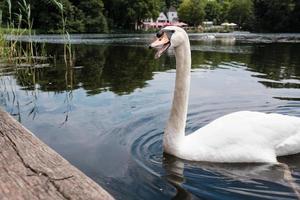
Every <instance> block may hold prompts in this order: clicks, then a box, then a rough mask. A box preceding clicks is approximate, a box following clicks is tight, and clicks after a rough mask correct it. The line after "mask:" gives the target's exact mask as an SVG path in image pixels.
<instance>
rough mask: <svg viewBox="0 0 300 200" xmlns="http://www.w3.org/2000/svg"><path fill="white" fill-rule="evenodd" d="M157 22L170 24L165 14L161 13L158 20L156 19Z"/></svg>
mask: <svg viewBox="0 0 300 200" xmlns="http://www.w3.org/2000/svg"><path fill="white" fill-rule="evenodd" d="M156 22H160V23H167V22H169V20H168V18H167V17H166V15H165V13H163V12H161V13H159V16H158V18H157V19H156Z"/></svg>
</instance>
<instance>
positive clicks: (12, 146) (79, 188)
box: [0, 109, 113, 200]
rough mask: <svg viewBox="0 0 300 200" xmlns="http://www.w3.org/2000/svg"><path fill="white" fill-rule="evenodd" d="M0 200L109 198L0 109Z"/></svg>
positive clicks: (106, 193) (107, 194) (95, 184)
mask: <svg viewBox="0 0 300 200" xmlns="http://www.w3.org/2000/svg"><path fill="white" fill-rule="evenodd" d="M0 199H1V200H6V199H7V200H19V199H20V200H21V199H22V200H23V199H25V200H26V199H29V200H36V199H51V200H53V199H55V200H56V199H84V200H85V199H104V200H108V199H113V197H112V196H111V195H110V194H109V193H108V192H106V191H105V190H104V189H103V188H101V187H100V186H99V185H98V184H97V183H95V182H94V181H93V180H91V179H90V178H88V177H87V176H86V175H84V174H83V173H82V172H81V171H79V170H78V169H77V168H75V167H74V166H72V165H71V164H70V163H69V162H68V161H66V160H65V159H64V158H62V157H61V156H60V155H59V154H58V153H56V152H55V151H54V150H53V149H51V148H50V147H48V146H47V145H46V144H44V143H43V142H42V141H41V140H39V139H38V138H37V137H36V136H34V135H33V134H32V133H31V132H30V131H29V130H27V129H26V128H25V127H23V126H22V125H21V124H20V123H19V122H17V121H16V120H15V119H14V118H13V117H11V116H10V115H9V114H8V113H6V112H4V111H3V110H1V109H0Z"/></svg>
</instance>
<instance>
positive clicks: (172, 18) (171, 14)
mask: <svg viewBox="0 0 300 200" xmlns="http://www.w3.org/2000/svg"><path fill="white" fill-rule="evenodd" d="M167 16H168V20H169V22H178V14H177V11H176V9H175V8H174V7H170V8H169V10H168V12H167Z"/></svg>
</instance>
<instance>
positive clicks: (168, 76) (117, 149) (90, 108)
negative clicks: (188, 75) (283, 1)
mask: <svg viewBox="0 0 300 200" xmlns="http://www.w3.org/2000/svg"><path fill="white" fill-rule="evenodd" d="M77 37H79V36H77ZM191 37H192V38H193V40H192V46H191V48H192V60H193V61H192V82H191V93H190V101H189V111H188V119H187V127H186V132H187V133H191V132H193V131H194V130H197V129H199V128H201V127H202V126H204V125H205V124H207V123H209V122H211V121H212V120H214V119H216V118H217V117H220V116H222V115H225V114H228V113H230V112H234V111H239V110H252V111H262V112H268V113H269V112H275V113H282V114H287V115H291V116H298V117H300V56H299V55H300V43H296V44H294V43H268V42H265V43H260V42H257V41H256V42H255V43H253V42H249V41H238V40H236V41H232V40H231V39H228V40H217V41H215V40H213V41H206V42H205V41H202V40H201V39H199V40H197V37H198V36H197V35H192V36H191ZM47 38H48V39H47V40H43V41H44V42H45V41H48V40H49V41H50V42H51V44H46V50H47V52H48V54H50V55H51V57H52V59H51V60H50V61H49V62H50V65H49V66H47V65H45V66H47V67H44V68H36V69H34V70H29V69H26V68H24V67H23V68H19V69H18V70H15V69H14V68H12V67H9V66H7V65H6V64H3V63H2V64H0V73H1V77H0V104H1V105H2V106H3V107H4V108H5V109H6V110H7V111H8V112H9V113H11V114H12V115H13V116H15V117H16V119H18V120H19V121H20V122H21V123H22V124H24V125H25V126H26V127H27V128H28V129H30V130H31V131H32V132H33V133H35V135H36V136H37V137H39V138H40V139H41V140H42V141H44V142H45V143H47V144H48V145H49V146H51V147H52V148H53V149H55V150H56V151H57V152H59V153H60V154H61V155H62V156H63V157H64V158H66V159H67V160H68V161H70V162H71V163H72V164H73V165H75V166H76V167H78V168H79V169H80V170H82V171H83V172H84V173H85V174H87V175H88V176H89V177H91V178H92V179H93V180H95V181H96V182H97V183H99V184H100V185H101V186H103V187H104V188H105V189H107V190H108V191H109V192H110V193H111V194H112V195H113V196H114V197H115V198H117V199H149V200H152V199H230V200H231V199H297V196H296V193H295V191H294V189H293V187H294V188H295V187H300V156H299V155H294V156H289V157H284V158H280V161H281V162H284V163H286V164H287V165H288V166H289V170H290V171H291V173H292V176H293V180H291V181H287V180H286V179H285V178H284V173H285V170H287V169H284V168H282V167H280V166H274V165H269V164H215V163H203V162H188V161H185V160H180V159H177V158H175V157H172V156H169V155H164V154H163V152H162V135H163V130H164V127H165V123H166V120H167V118H168V115H169V111H170V107H171V100H172V94H173V87H174V80H175V69H174V66H175V60H174V55H173V52H172V50H170V51H169V52H168V54H166V55H164V56H163V57H162V58H160V59H159V60H154V53H155V52H154V51H153V50H149V49H148V48H147V44H148V43H149V42H150V41H151V40H152V36H150V35H143V36H140V35H123V36H122V37H121V36H114V37H109V38H106V37H101V38H95V37H91V36H90V37H87V36H86V37H85V38H88V40H81V37H79V38H77V40H76V37H74V38H75V39H74V41H73V42H74V46H73V47H74V49H75V52H76V53H75V56H76V62H75V66H74V67H68V68H66V67H65V65H64V62H63V57H62V52H63V47H62V45H60V44H55V43H59V41H58V40H57V38H55V37H53V36H51V37H50V36H47ZM51 38H52V39H51ZM76 41H77V42H76ZM80 41H88V42H84V44H82V42H80Z"/></svg>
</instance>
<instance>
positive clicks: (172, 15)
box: [143, 7, 187, 30]
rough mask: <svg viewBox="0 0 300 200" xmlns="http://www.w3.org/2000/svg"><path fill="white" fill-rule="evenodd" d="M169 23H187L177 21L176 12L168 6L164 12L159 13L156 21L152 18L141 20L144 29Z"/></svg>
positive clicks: (168, 24)
mask: <svg viewBox="0 0 300 200" xmlns="http://www.w3.org/2000/svg"><path fill="white" fill-rule="evenodd" d="M170 25H173V26H180V27H183V26H187V24H185V23H183V22H179V20H178V14H177V11H176V9H175V8H174V7H170V8H169V10H168V12H167V13H166V14H165V13H164V12H161V13H159V16H158V18H157V19H156V21H154V20H153V19H146V20H144V21H143V27H144V29H145V30H148V29H149V28H162V27H165V26H170Z"/></svg>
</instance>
